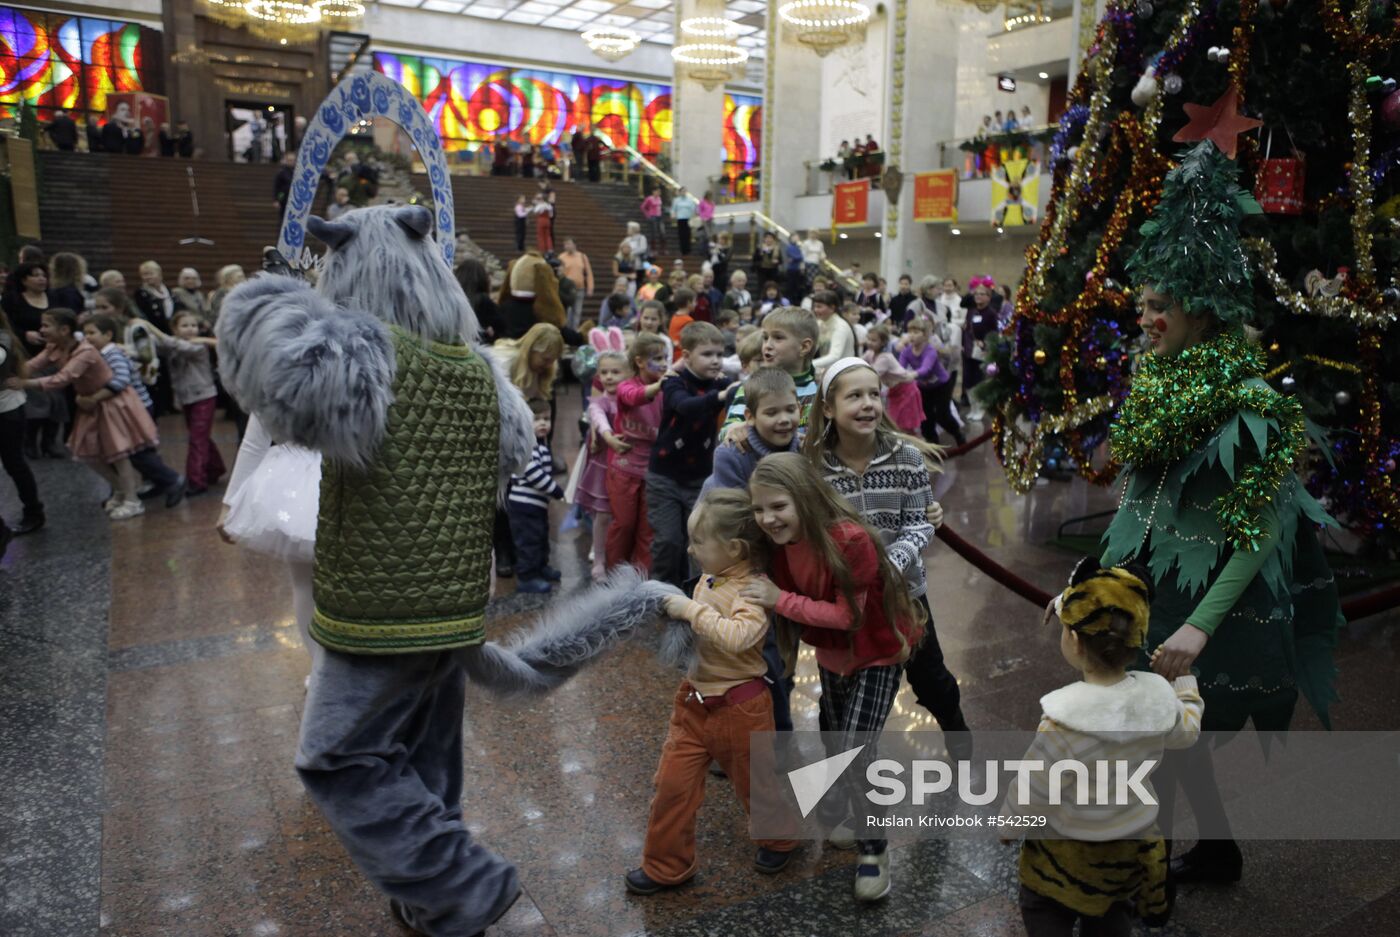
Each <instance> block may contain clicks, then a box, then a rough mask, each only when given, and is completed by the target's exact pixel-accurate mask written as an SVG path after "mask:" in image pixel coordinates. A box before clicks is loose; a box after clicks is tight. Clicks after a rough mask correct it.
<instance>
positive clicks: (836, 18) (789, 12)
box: [778, 0, 870, 56]
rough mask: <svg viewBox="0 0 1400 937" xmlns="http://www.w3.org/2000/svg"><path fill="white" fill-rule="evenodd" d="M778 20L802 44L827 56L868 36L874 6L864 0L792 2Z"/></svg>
mask: <svg viewBox="0 0 1400 937" xmlns="http://www.w3.org/2000/svg"><path fill="white" fill-rule="evenodd" d="M778 17H779V18H780V19H781V20H782V21H783V25H784V26H786V27H787V29H788V31H789V32H791V33H792V34H793V35H794V36H796V38H797V41H798V42H800V43H802V44H803V45H804V46H807V47H808V48H810V49H811V50H812V51H813V52H815V53H817V55H821V56H825V55H827V54H829V53H830V52H831V51H832V50H833V49H837V48H840V47H841V46H844V45H846V43H848V42H850V41H851V40H852V39H855V38H857V37H860V36H863V35H864V33H865V27H866V24H867V23H869V22H870V7H868V6H866V5H865V4H864V3H862V2H860V0H788V2H787V3H784V4H783V5H782V6H780V7H778Z"/></svg>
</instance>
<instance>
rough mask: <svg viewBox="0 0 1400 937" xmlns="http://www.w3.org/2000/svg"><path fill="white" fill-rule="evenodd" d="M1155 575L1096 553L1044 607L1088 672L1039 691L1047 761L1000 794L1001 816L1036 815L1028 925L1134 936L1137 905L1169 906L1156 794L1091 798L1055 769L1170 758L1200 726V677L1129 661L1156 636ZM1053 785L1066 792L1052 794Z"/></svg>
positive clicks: (1027, 882)
mask: <svg viewBox="0 0 1400 937" xmlns="http://www.w3.org/2000/svg"><path fill="white" fill-rule="evenodd" d="M1150 581H1151V580H1150V579H1148V578H1147V577H1146V576H1143V575H1138V574H1137V573H1136V572H1135V571H1134V570H1132V569H1122V568H1100V566H1099V564H1098V563H1097V562H1096V561H1095V560H1092V559H1086V560H1084V561H1082V562H1081V563H1080V564H1079V566H1078V567H1077V568H1076V569H1075V571H1074V574H1073V576H1072V577H1071V578H1070V585H1069V588H1067V589H1066V590H1065V591H1064V592H1063V593H1062V594H1061V595H1059V596H1058V597H1057V598H1056V599H1055V601H1054V602H1053V603H1052V604H1051V606H1050V608H1048V609H1047V610H1046V621H1047V622H1049V621H1051V620H1054V621H1055V622H1056V623H1057V624H1059V625H1060V652H1061V653H1062V654H1063V655H1064V657H1065V660H1066V661H1068V662H1069V663H1070V665H1071V666H1073V667H1074V668H1076V669H1077V670H1079V671H1081V672H1082V674H1083V677H1084V679H1083V680H1080V681H1078V682H1076V683H1072V684H1070V685H1069V686H1065V687H1061V688H1060V689H1058V690H1056V691H1054V692H1053V693H1049V694H1046V695H1045V696H1043V697H1041V700H1040V704H1041V708H1042V711H1043V715H1042V716H1041V719H1040V726H1039V728H1038V730H1037V732H1036V738H1035V741H1034V742H1033V743H1031V747H1030V749H1029V751H1027V752H1026V755H1025V759H1026V760H1027V761H1035V762H1039V763H1040V767H1039V768H1038V769H1036V770H1032V771H1029V772H1027V773H1026V774H1024V775H1018V776H1017V778H1016V781H1015V782H1014V783H1013V784H1012V785H1011V788H1010V790H1009V792H1008V794H1007V799H1006V801H1005V802H1004V803H1003V805H1002V815H1003V816H1007V817H1010V816H1017V815H1019V816H1020V817H1025V818H1031V817H1033V818H1035V819H1034V821H1032V822H1028V823H1027V824H1026V825H1025V826H1024V827H1023V828H1024V829H1026V830H1027V832H1028V834H1029V835H1028V837H1027V839H1026V840H1025V842H1024V844H1023V845H1022V848H1021V862H1020V872H1021V896H1020V904H1021V916H1022V919H1023V920H1024V921H1025V925H1026V931H1027V933H1028V934H1029V935H1030V937H1041V935H1052V934H1053V935H1064V937H1069V935H1070V934H1071V933H1072V931H1073V928H1074V923H1075V921H1076V920H1077V919H1082V920H1083V925H1082V928H1083V930H1082V932H1083V933H1084V934H1095V935H1122V937H1127V935H1128V934H1129V933H1130V931H1131V929H1132V918H1133V917H1134V916H1137V917H1141V918H1143V919H1144V922H1145V923H1147V924H1148V926H1161V925H1162V924H1164V923H1166V920H1167V917H1168V916H1169V915H1170V913H1171V902H1170V898H1169V895H1168V889H1167V880H1166V879H1167V852H1166V844H1165V842H1164V841H1163V838H1162V835H1161V833H1160V832H1159V831H1158V829H1157V825H1156V821H1157V806H1156V803H1155V802H1154V803H1151V804H1148V803H1143V802H1139V799H1138V798H1135V797H1133V796H1131V794H1130V795H1129V796H1128V797H1127V798H1126V801H1127V803H1122V804H1119V803H1116V802H1114V803H1108V804H1099V803H1097V802H1095V799H1094V798H1093V797H1092V796H1091V797H1090V798H1089V801H1088V802H1087V803H1085V802H1082V798H1079V797H1077V796H1076V787H1077V782H1076V776H1075V774H1074V772H1072V771H1066V772H1064V773H1063V774H1061V773H1060V772H1058V771H1055V772H1052V770H1051V766H1052V765H1055V763H1056V762H1063V761H1071V762H1076V763H1082V764H1084V765H1085V766H1086V768H1087V769H1088V771H1089V776H1090V778H1091V779H1092V778H1093V772H1094V766H1095V764H1096V763H1097V762H1106V763H1108V764H1109V765H1118V763H1120V762H1126V763H1127V766H1128V767H1129V768H1130V769H1131V770H1133V771H1136V769H1137V768H1138V766H1140V765H1142V764H1144V763H1146V762H1149V761H1150V762H1152V764H1153V765H1154V766H1156V765H1160V764H1161V761H1162V752H1163V749H1165V748H1187V747H1189V746H1190V745H1192V744H1194V743H1195V741H1196V739H1197V737H1198V736H1199V735H1200V729H1201V712H1202V709H1203V706H1202V703H1201V697H1200V694H1199V693H1198V692H1197V690H1196V678H1195V677H1193V676H1189V675H1188V676H1184V677H1179V678H1177V679H1176V680H1175V681H1173V682H1171V683H1168V682H1167V680H1166V679H1165V678H1163V677H1161V676H1159V675H1157V674H1155V673H1151V672H1149V671H1137V670H1134V671H1129V670H1127V667H1128V666H1129V665H1131V664H1132V663H1133V662H1134V661H1135V660H1136V659H1137V657H1138V655H1139V653H1140V652H1141V650H1142V647H1143V643H1144V642H1145V641H1146V640H1147V625H1148V609H1149V606H1150V603H1151V586H1150V584H1149V583H1150ZM1052 775H1053V778H1052ZM1052 780H1053V781H1055V782H1056V783H1054V784H1053V785H1052V783H1051V782H1052ZM1147 784H1148V782H1147V781H1145V780H1144V781H1143V786H1144V787H1146V786H1147ZM1052 786H1053V787H1055V788H1057V789H1059V790H1060V791H1061V792H1062V793H1061V796H1060V797H1058V798H1052V797H1051V788H1052ZM1095 786H1096V785H1095ZM1115 786H1116V785H1115ZM1055 800H1058V801H1059V803H1055V802H1054V801H1055ZM1154 801H1155V798H1154ZM1042 817H1043V818H1044V819H1043V820H1041V818H1042ZM1011 829H1015V827H1011ZM1036 837H1040V838H1036Z"/></svg>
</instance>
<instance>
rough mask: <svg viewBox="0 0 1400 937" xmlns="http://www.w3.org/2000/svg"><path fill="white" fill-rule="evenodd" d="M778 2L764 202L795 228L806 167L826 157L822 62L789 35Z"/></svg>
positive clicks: (768, 78) (768, 77) (774, 3)
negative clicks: (796, 203) (822, 124)
mask: <svg viewBox="0 0 1400 937" xmlns="http://www.w3.org/2000/svg"><path fill="white" fill-rule="evenodd" d="M781 5H782V4H781V3H780V2H779V0H769V2H768V59H767V61H766V62H765V63H764V75H765V78H764V88H763V198H762V205H763V211H764V213H765V214H768V215H770V216H771V217H772V218H773V219H774V220H775V221H777V222H778V223H779V224H788V225H791V223H792V222H791V221H790V220H785V219H791V218H792V216H793V209H794V205H795V202H796V199H797V197H798V196H800V195H804V194H806V191H807V178H806V177H807V171H806V168H805V166H804V163H806V162H808V161H812V160H816V159H817V158H818V157H819V156H820V155H821V154H820V152H819V151H820V149H821V134H820V132H819V128H820V127H821V121H822V92H821V88H822V70H821V59H820V58H818V57H817V54H816V53H815V52H813V51H812V50H811V49H809V48H807V47H806V46H804V45H802V44H801V43H799V42H798V41H797V40H796V39H794V38H792V37H791V36H789V35H786V30H784V29H783V28H782V25H781V23H780V22H779V18H778V7H780V6H781Z"/></svg>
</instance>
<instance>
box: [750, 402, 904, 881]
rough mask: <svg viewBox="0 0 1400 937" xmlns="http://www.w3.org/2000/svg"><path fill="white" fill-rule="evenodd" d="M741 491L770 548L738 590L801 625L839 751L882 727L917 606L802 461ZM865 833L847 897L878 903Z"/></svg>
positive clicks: (780, 458) (875, 841) (879, 872)
mask: <svg viewBox="0 0 1400 937" xmlns="http://www.w3.org/2000/svg"><path fill="white" fill-rule="evenodd" d="M876 397H877V398H878V397H879V393H878V390H877V392H876ZM749 493H750V495H751V497H752V499H753V509H754V517H755V518H756V519H757V520H758V526H759V527H760V528H761V529H762V531H763V533H764V535H765V537H766V539H767V540H768V545H769V547H770V549H771V551H772V557H771V563H770V566H769V576H770V579H771V581H770V580H754V581H753V582H750V583H749V584H748V585H746V586H745V587H744V589H743V590H742V591H741V593H740V594H741V595H743V596H744V597H745V598H747V599H749V600H751V601H753V602H755V603H757V604H758V605H760V606H762V607H763V608H765V609H769V610H771V611H773V612H775V613H776V614H777V615H779V616H781V617H782V618H785V619H788V620H789V621H791V622H793V623H795V624H798V625H800V626H801V628H802V640H803V641H804V642H806V643H807V644H810V645H812V646H813V647H815V648H816V652H817V667H818V672H819V673H820V676H821V685H822V695H821V702H820V707H821V709H820V713H821V728H822V729H823V730H824V731H828V732H840V733H842V735H843V736H844V738H843V744H842V749H843V750H849V749H850V748H854V747H855V746H857V745H861V744H864V743H865V742H868V741H869V740H870V738H871V737H873V736H877V735H879V733H880V730H881V729H883V728H884V725H885V720H886V718H888V716H889V713H890V708H891V707H892V706H893V705H894V698H895V694H896V693H897V692H898V691H899V672H900V665H901V664H903V663H904V661H906V660H907V659H908V657H909V653H910V650H911V649H912V648H913V647H915V646H917V644H918V642H919V638H920V636H921V632H922V617H923V610H922V608H921V607H920V606H918V605H916V604H914V603H913V602H911V601H910V599H909V593H908V590H907V589H906V588H905V585H904V580H903V577H902V576H901V575H900V573H899V570H898V569H896V568H895V566H894V565H893V564H892V563H891V562H890V558H889V557H888V556H887V555H886V553H885V550H884V549H883V548H882V547H881V545H880V541H879V537H878V536H877V535H876V534H875V532H874V531H872V530H871V529H870V528H869V527H867V526H866V524H865V523H864V522H863V521H861V519H860V516H859V515H858V514H857V513H856V512H854V511H852V510H851V508H850V506H849V505H848V504H847V503H846V502H845V501H844V500H843V499H842V498H840V497H839V496H838V495H837V494H836V493H835V492H834V491H833V490H832V489H831V488H830V486H828V485H827V484H826V483H825V482H823V480H822V477H821V476H820V475H819V474H818V473H817V471H816V469H814V468H813V467H812V464H811V462H809V461H808V460H807V458H806V457H805V456H803V455H801V454H799V453H796V452H778V453H774V454H773V455H770V456H765V457H764V458H763V460H762V461H760V462H759V463H758V465H757V467H755V469H754V472H753V476H752V477H751V478H750V480H749ZM871 751H872V748H871V747H867V748H865V749H863V754H864V753H866V752H871ZM868 761H869V758H868V757H867V758H866V760H865V761H864V762H862V761H860V760H859V759H858V760H857V763H858V765H859V767H858V768H851V769H850V770H849V772H848V776H850V777H859V778H863V777H865V767H866V763H868ZM847 794H848V801H849V806H850V807H851V808H853V809H855V808H856V807H857V805H859V810H860V813H859V815H861V816H864V815H865V814H866V813H868V809H867V806H868V805H866V804H865V803H864V798H863V795H861V794H860V793H859V792H858V791H855V790H849V791H847ZM852 795H853V796H852ZM862 825H863V824H862ZM865 835H866V836H867V837H870V838H866V839H861V840H860V841H859V842H858V845H859V847H860V852H861V856H860V860H859V862H858V863H857V865H856V880H855V897H856V899H857V900H858V901H878V900H880V899H882V898H884V897H885V896H886V895H888V894H889V891H890V866H889V853H888V850H887V845H888V844H887V843H886V841H885V840H884V839H883V837H882V836H881V834H880V833H879V832H878V830H872V831H871V832H869V833H866V834H865Z"/></svg>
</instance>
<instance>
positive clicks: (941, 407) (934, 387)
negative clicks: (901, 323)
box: [899, 316, 967, 446]
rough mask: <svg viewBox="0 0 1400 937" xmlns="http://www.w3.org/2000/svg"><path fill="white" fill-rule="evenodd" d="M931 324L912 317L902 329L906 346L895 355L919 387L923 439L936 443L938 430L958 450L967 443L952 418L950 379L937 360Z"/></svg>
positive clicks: (921, 318)
mask: <svg viewBox="0 0 1400 937" xmlns="http://www.w3.org/2000/svg"><path fill="white" fill-rule="evenodd" d="M932 330H933V324H932V323H931V322H930V321H929V319H928V317H927V316H914V317H913V318H912V319H910V320H909V324H908V325H907V326H905V335H906V336H907V337H908V339H909V341H908V344H906V345H905V346H904V348H903V349H901V350H900V352H899V364H900V366H901V367H903V368H905V369H906V370H909V371H913V372H914V374H915V378H914V379H915V381H917V382H918V385H919V393H920V394H922V395H923V401H924V425H923V436H924V438H925V439H927V440H929V441H930V442H937V441H938V427H939V426H941V427H943V428H944V429H945V430H947V431H948V432H949V433H951V434H952V436H953V439H955V440H956V441H957V444H958V445H959V446H961V445H962V444H963V443H965V442H967V439H966V437H965V436H963V431H962V425H961V424H960V423H959V422H958V419H957V417H956V416H955V415H954V414H953V379H952V378H951V377H949V376H948V369H947V368H945V367H943V362H942V360H940V359H939V357H938V349H937V348H935V347H934V346H933V343H932V341H930V339H931V338H932V334H931V333H932Z"/></svg>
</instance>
